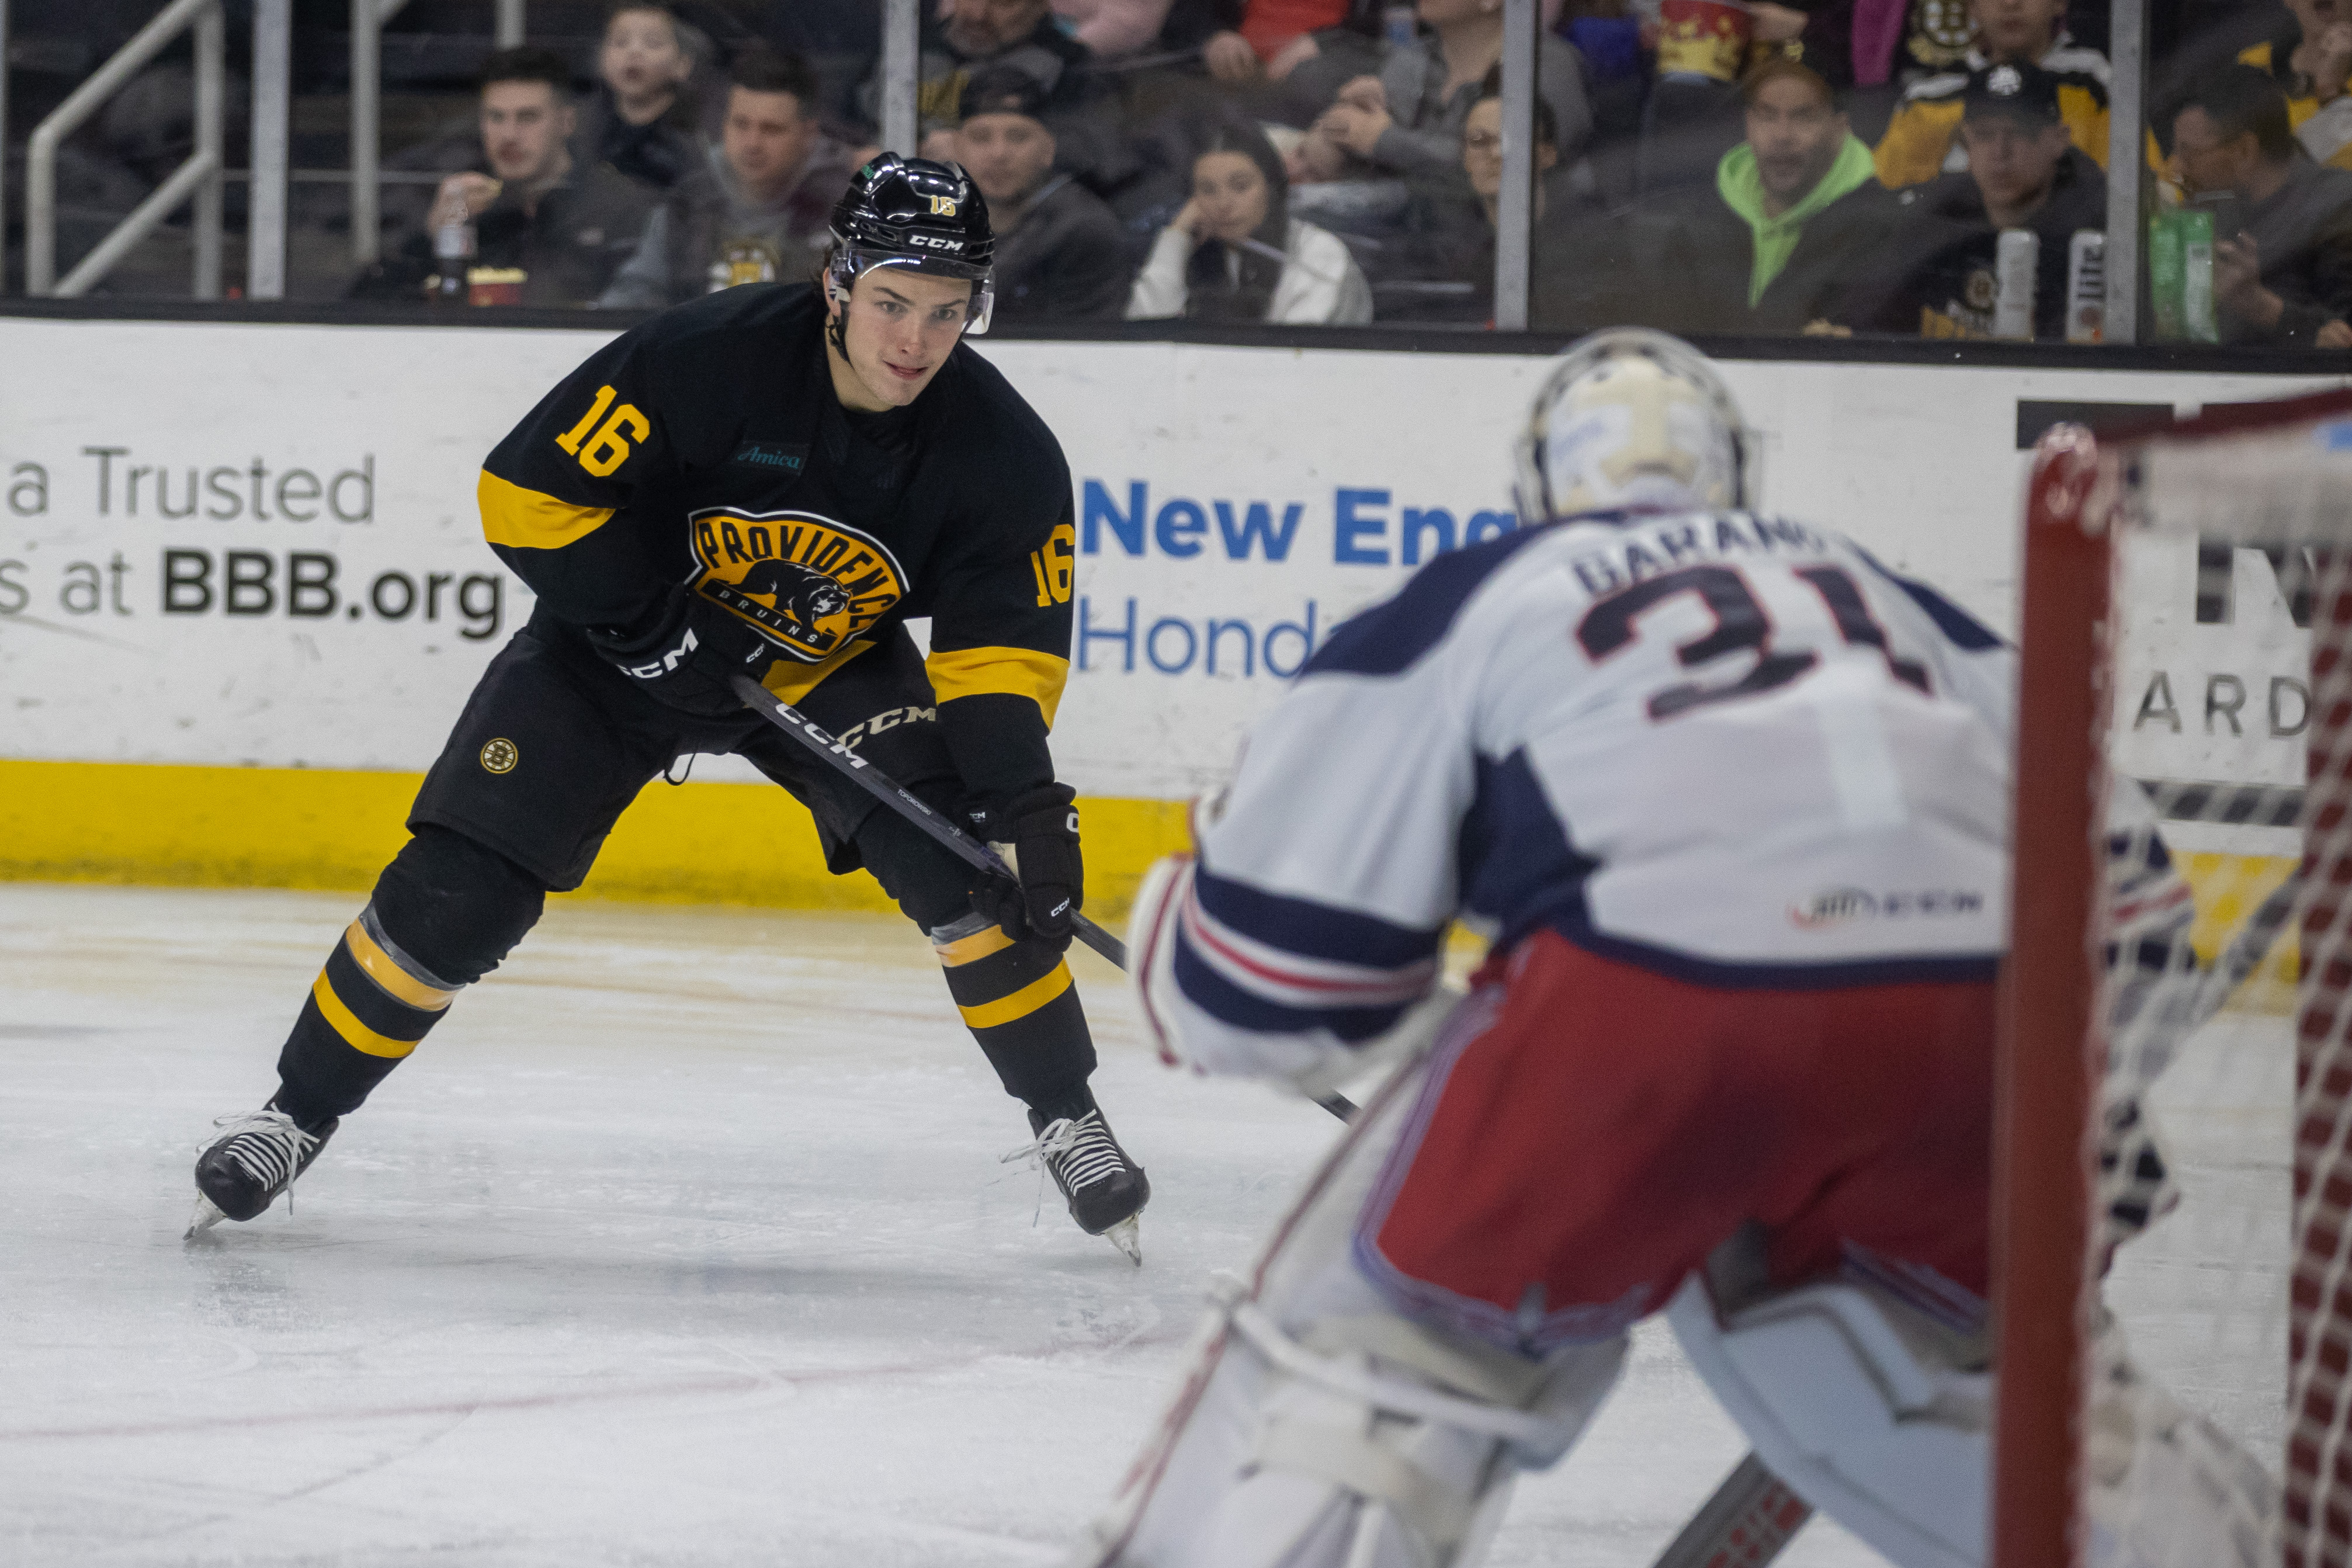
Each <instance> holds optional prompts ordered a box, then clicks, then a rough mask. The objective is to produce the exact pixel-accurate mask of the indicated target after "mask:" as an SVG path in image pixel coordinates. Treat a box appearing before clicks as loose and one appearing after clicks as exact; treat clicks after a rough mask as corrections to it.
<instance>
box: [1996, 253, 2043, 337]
mask: <svg viewBox="0 0 2352 1568" xmlns="http://www.w3.org/2000/svg"><path fill="white" fill-rule="evenodd" d="M2041 258H2042V241H2041V240H2040V239H2039V238H2038V237H2035V235H2034V234H2033V231H2032V230H2031V229H2023V228H2005V229H2002V230H2001V231H2000V239H1999V240H1998V241H1996V242H1995V244H1994V248H1993V263H1992V275H1993V300H1992V335H1993V336H1994V337H1997V338H2018V339H2022V340H2029V341H2030V340H2031V339H2032V336H2033V285H2034V276H2033V274H2034V269H2035V266H2036V264H2037V263H2038V262H2039V261H2040V260H2041Z"/></svg>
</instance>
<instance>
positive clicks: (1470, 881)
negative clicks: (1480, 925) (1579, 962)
mask: <svg viewBox="0 0 2352 1568" xmlns="http://www.w3.org/2000/svg"><path fill="white" fill-rule="evenodd" d="M1474 766H1475V778H1476V783H1475V788H1474V790H1473V792H1472V795H1471V797H1470V809H1469V810H1468V811H1466V812H1465V813H1464V814H1463V816H1462V828H1461V832H1460V833H1459V835H1458V836H1457V837H1455V840H1454V842H1455V844H1456V845H1457V846H1458V847H1457V848H1456V850H1455V852H1454V854H1455V860H1454V864H1455V869H1456V879H1455V885H1456V886H1457V887H1459V888H1460V889H1462V907H1463V908H1464V909H1465V910H1467V911H1469V912H1470V913H1471V914H1473V915H1475V916H1477V917H1479V918H1480V919H1481V920H1484V921H1492V922H1493V923H1494V926H1495V942H1496V946H1497V947H1498V948H1507V947H1509V946H1511V945H1512V944H1513V943H1516V942H1517V941H1518V940H1519V939H1520V938H1521V937H1524V936H1526V935H1527V934H1528V932H1529V931H1534V930H1535V929H1537V928H1538V927H1539V926H1542V925H1546V924H1549V923H1551V921H1552V917H1553V916H1554V915H1556V914H1560V913H1562V912H1565V911H1568V910H1575V911H1578V914H1577V918H1578V919H1580V920H1581V919H1582V918H1583V916H1582V913H1581V911H1582V910H1583V908H1584V879H1586V878H1587V877H1590V876H1591V874H1592V873H1593V872H1594V871H1596V870H1598V869H1600V867H1601V862H1600V861H1598V860H1595V859H1592V858H1591V857H1589V856H1585V855H1580V854H1578V853H1577V851H1576V847H1575V846H1573V845H1571V844H1570V843H1569V841H1568V830H1567V829H1566V827H1564V826H1562V825H1561V823H1560V820H1559V817H1557V816H1554V815H1553V814H1552V809H1551V802H1550V800H1549V798H1548V797H1547V796H1546V795H1544V790H1543V785H1542V784H1539V783H1538V782H1537V779H1536V774H1535V769H1534V768H1533V767H1532V766H1531V765H1530V764H1529V763H1528V754H1527V752H1525V751H1517V752H1512V753H1511V754H1510V755H1509V756H1507V757H1506V758H1504V759H1503V760H1502V761H1501V762H1499V763H1497V762H1495V761H1492V760H1491V759H1489V758H1486V757H1483V756H1482V757H1478V758H1476V759H1475V760H1474Z"/></svg>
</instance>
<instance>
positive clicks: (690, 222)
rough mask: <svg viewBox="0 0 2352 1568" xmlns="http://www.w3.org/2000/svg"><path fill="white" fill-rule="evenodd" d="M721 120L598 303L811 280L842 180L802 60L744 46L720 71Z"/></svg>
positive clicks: (649, 303) (631, 303) (670, 300)
mask: <svg viewBox="0 0 2352 1568" xmlns="http://www.w3.org/2000/svg"><path fill="white" fill-rule="evenodd" d="M727 76H728V89H727V119H726V122H725V125H724V127H723V128H722V130H721V132H720V137H719V145H718V146H717V147H715V148H713V149H712V150H711V151H710V153H709V155H708V156H706V157H705V158H704V160H703V163H702V167H700V168H699V169H697V170H696V171H695V172H694V173H693V174H689V175H688V176H687V177H686V178H685V179H683V180H681V181H679V182H678V184H677V189H676V190H674V191H672V192H671V193H670V194H669V195H668V197H667V199H665V200H664V201H663V203H662V204H661V205H660V206H658V207H656V209H655V210H654V213H653V216H652V217H651V218H650V219H649V220H648V221H647V222H646V226H645V236H644V238H643V239H641V240H640V241H639V242H638V244H637V247H636V253H635V255H634V256H632V257H630V258H629V260H628V264H627V265H626V266H625V267H623V268H621V270H620V274H619V276H618V277H616V278H614V279H613V284H612V287H611V288H609V289H606V290H605V291H604V298H603V300H600V301H599V302H600V303H602V304H604V305H605V306H607V307H608V308H613V309H619V310H653V309H656V308H658V307H660V306H663V305H674V304H677V303H678V302H680V301H681V300H690V299H692V298H694V297H695V296H696V295H698V294H708V293H714V292H716V291H717V290H719V289H730V288H732V287H734V286H735V285H736V284H739V283H768V282H775V281H780V280H781V281H784V282H798V281H801V280H803V279H807V278H809V277H810V276H812V274H813V269H814V267H815V265H816V261H817V258H819V257H820V256H821V255H822V254H823V253H824V247H825V244H826V242H827V237H828V235H829V233H830V230H829V227H828V226H829V224H830V222H831V219H832V216H833V204H834V203H835V201H836V200H837V199H839V197H840V195H841V192H842V189H843V187H844V186H845V185H846V184H848V182H849V174H850V167H849V162H848V154H847V152H846V150H845V149H844V148H842V147H841V146H840V145H838V144H837V143H835V142H832V141H831V140H829V139H828V138H827V137H826V136H825V135H824V126H823V123H822V121H820V119H819V117H818V114H817V107H816V105H817V94H818V90H819V89H818V86H817V77H816V73H815V71H814V70H813V69H811V68H809V65H808V63H807V62H806V61H804V60H803V59H802V58H800V57H798V56H797V55H786V54H782V53H779V52H777V51H776V50H773V49H771V48H769V47H766V46H765V45H752V46H749V47H745V48H743V49H742V50H740V52H739V53H738V54H737V55H736V57H735V59H734V63H733V64H731V65H730V66H729V67H728V71H727Z"/></svg>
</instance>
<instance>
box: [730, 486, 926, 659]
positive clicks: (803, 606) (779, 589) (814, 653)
mask: <svg viewBox="0 0 2352 1568" xmlns="http://www.w3.org/2000/svg"><path fill="white" fill-rule="evenodd" d="M689 521H692V523H693V524H694V528H693V538H694V558H695V560H696V562H697V563H698V564H699V565H700V566H701V568H702V570H701V573H700V574H699V575H698V576H697V578H696V579H695V583H694V591H695V592H696V593H698V594H700V595H703V596H704V597H706V598H709V599H715V600H717V601H718V602H719V604H721V605H726V606H727V607H728V608H729V609H730V610H732V611H734V612H735V613H736V614H737V615H739V616H742V617H743V618H744V619H745V620H747V621H749V622H751V624H752V625H753V626H757V627H759V628H760V630H761V632H762V633H763V634H765V635H766V637H768V639H769V640H770V641H771V642H773V643H775V644H776V645H777V646H778V647H782V649H783V651H784V652H786V653H788V654H790V655H792V656H793V658H799V659H805V660H807V661H808V662H809V663H811V664H814V663H817V662H819V661H820V660H822V659H824V658H827V657H829V656H830V655H832V654H833V653H834V652H835V651H836V650H837V649H839V648H840V647H841V646H842V645H843V644H844V643H845V642H847V641H848V640H849V639H850V638H851V637H856V635H857V634H858V633H859V632H862V631H864V630H865V629H866V627H868V626H872V625H873V624H874V623H875V622H876V621H878V620H880V619H881V618H882V617H883V616H886V615H887V614H889V613H890V606H892V605H896V604H897V603H898V600H899V599H900V598H901V597H902V596H904V595H905V594H906V592H907V579H906V574H904V573H903V572H901V571H899V569H898V561H897V559H896V558H895V557H893V556H892V555H891V553H890V550H889V547H888V546H887V545H886V544H884V543H883V542H881V541H880V540H878V539H876V538H875V537H874V536H873V535H871V534H868V533H863V532H860V531H858V530H856V529H854V528H851V527H849V526H848V525H847V524H845V523H839V522H835V521H832V520H831V519H829V518H823V517H818V516H816V515H814V513H811V512H805V511H767V512H742V511H730V510H724V509H717V510H710V511H698V512H696V513H695V514H694V515H693V517H692V518H691V519H690V520H689Z"/></svg>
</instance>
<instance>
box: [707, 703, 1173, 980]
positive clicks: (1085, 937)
mask: <svg viewBox="0 0 2352 1568" xmlns="http://www.w3.org/2000/svg"><path fill="white" fill-rule="evenodd" d="M734 685H735V694H736V695H737V696H738V697H740V698H741V699H742V700H743V702H744V705H745V706H746V707H748V708H750V709H751V710H752V711H753V712H755V713H757V714H759V715H760V717H761V718H762V719H765V720H767V721H768V722H770V723H771V724H773V725H774V726H775V727H776V728H777V729H779V730H782V731H783V732H784V733H785V734H787V735H790V736H791V737H792V738H793V740H795V741H798V742H800V743H801V744H802V745H803V746H805V747H807V748H808V749H809V750H810V751H811V752H814V753H815V755H816V756H817V757H819V758H820V759H822V760H823V761H824V763H827V764H828V765H830V766H831V767H832V768H833V770H834V771H835V773H839V774H841V775H842V776H843V777H844V778H846V779H848V780H850V781H851V782H852V783H854V784H856V785H857V786H858V787H859V788H860V789H863V790H864V791H865V792H866V794H868V795H872V796H873V797H874V798H875V799H877V800H878V801H880V802H881V803H882V804H883V805H887V806H888V807H890V808H891V809H892V810H893V811H896V812H897V813H898V815H899V816H903V817H905V818H906V819H907V820H908V821H909V822H911V823H913V824H914V825H915V826H917V827H919V828H920V829H922V830H923V832H925V833H926V834H928V835H929V836H930V837H931V840H932V841H933V842H934V843H936V844H938V845H939V846H940V847H941V848H943V849H945V850H946V851H947V852H948V853H949V854H950V855H953V856H954V857H955V858H957V859H959V860H961V861H962V862H963V863H964V864H965V865H967V866H970V867H971V868H972V869H974V870H976V871H985V872H986V873H988V874H989V875H990V876H992V877H1002V878H1003V879H1004V880H1006V881H1008V882H1013V883H1018V882H1019V881H1020V880H1021V879H1020V878H1018V877H1015V876H1014V875H1013V868H1012V867H1010V866H1007V865H1006V864H1005V863H1004V862H1003V860H1002V859H1001V858H998V856H997V854H996V851H994V850H993V849H991V848H990V847H988V846H987V845H985V844H982V842H981V841H980V840H979V839H977V838H974V837H972V836H971V834H969V833H966V832H965V831H964V830H963V829H962V828H961V827H958V826H956V825H955V824H954V823H952V822H950V821H949V820H948V819H947V818H946V817H944V816H940V814H939V813H938V812H936V811H933V810H932V809H931V808H930V807H929V806H928V805H924V804H923V803H922V802H921V801H920V800H919V799H917V798H916V797H915V796H914V795H909V794H908V792H907V791H906V790H904V789H902V788H900V787H899V785H898V781H897V780H895V779H893V778H891V777H890V776H889V775H888V774H887V773H883V772H882V771H881V770H880V769H879V768H877V767H876V766H875V765H874V764H873V763H869V762H867V761H866V759H865V758H864V757H861V756H859V755H858V754H857V753H856V752H853V751H851V750H850V749H849V748H848V747H847V746H845V745H844V744H842V743H841V742H840V741H838V740H836V739H835V738H834V736H833V735H832V734H831V733H830V732H828V731H826V730H824V728H823V727H822V726H820V725H818V724H817V723H816V722H815V721H813V720H811V719H810V718H809V717H808V716H807V715H806V714H804V713H803V712H802V711H801V710H799V709H797V708H795V707H793V705H792V704H791V703H789V702H787V701H785V700H783V699H782V698H781V697H778V696H777V695H776V694H775V693H774V692H772V691H771V690H769V689H767V688H766V687H764V686H762V685H761V684H760V683H759V682H758V681H756V680H754V679H751V677H750V676H748V675H739V676H737V677H736V678H735V681H734ZM1070 924H1071V928H1072V930H1073V931H1075V932H1076V936H1077V939H1078V940H1079V941H1080V942H1085V943H1086V944H1087V946H1088V947H1090V948H1093V949H1094V950H1095V951H1096V952H1099V953H1101V954H1102V955H1103V956H1104V957H1105V958H1108V959H1109V960H1110V961H1111V962H1112V963H1116V964H1118V966H1119V967H1120V968H1121V969H1125V968H1126V967H1127V943H1125V942H1121V941H1119V940H1118V938H1117V937H1115V936H1113V935H1111V934H1110V932H1108V931H1105V930H1103V928H1102V927H1100V926H1098V925H1097V924H1095V922H1094V921H1090V920H1088V919H1087V917H1086V916H1084V915H1082V914H1077V913H1075V912H1074V913H1072V915H1071V916H1070Z"/></svg>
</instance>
